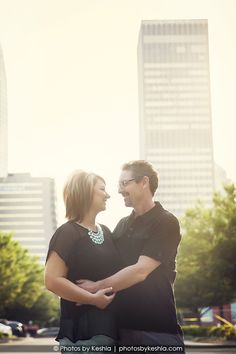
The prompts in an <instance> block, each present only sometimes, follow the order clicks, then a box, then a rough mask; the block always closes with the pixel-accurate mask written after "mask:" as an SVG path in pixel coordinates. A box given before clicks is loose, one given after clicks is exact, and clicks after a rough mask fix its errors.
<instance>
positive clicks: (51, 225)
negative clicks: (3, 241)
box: [0, 173, 57, 263]
mask: <svg viewBox="0 0 236 354" xmlns="http://www.w3.org/2000/svg"><path fill="white" fill-rule="evenodd" d="M56 226H57V225H56V213H55V191H54V180H53V179H51V178H47V177H31V176H30V174H20V173H19V174H9V175H8V177H6V178H0V231H2V232H7V233H8V232H11V233H13V235H14V239H15V240H16V241H18V242H19V243H20V244H21V245H22V246H23V247H25V248H26V249H28V250H29V253H30V255H31V256H37V257H39V260H40V262H41V263H44V261H45V258H46V253H47V248H48V243H49V240H50V238H51V236H52V234H53V233H54V232H55V229H56Z"/></svg>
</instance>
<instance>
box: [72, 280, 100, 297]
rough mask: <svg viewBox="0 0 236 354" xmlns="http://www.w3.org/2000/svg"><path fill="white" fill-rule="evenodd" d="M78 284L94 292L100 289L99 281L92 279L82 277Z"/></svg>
mask: <svg viewBox="0 0 236 354" xmlns="http://www.w3.org/2000/svg"><path fill="white" fill-rule="evenodd" d="M76 284H77V285H78V286H79V287H80V288H82V289H84V290H87V291H89V292H90V293H92V294H94V293H96V292H97V291H98V290H99V288H98V285H97V283H96V282H95V281H92V280H88V279H80V280H76Z"/></svg>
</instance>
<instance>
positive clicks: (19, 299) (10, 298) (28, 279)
mask: <svg viewBox="0 0 236 354" xmlns="http://www.w3.org/2000/svg"><path fill="white" fill-rule="evenodd" d="M0 260H1V263H0V315H1V316H2V317H4V316H5V315H6V311H7V309H10V308H11V307H14V306H23V307H25V308H31V307H32V306H33V304H34V303H35V302H36V301H37V299H38V298H39V296H40V295H41V294H42V292H43V267H42V266H41V265H40V264H39V262H38V259H37V258H36V257H31V256H29V254H28V251H27V250H25V249H24V248H23V247H22V246H21V245H20V244H19V243H18V242H16V241H14V240H13V238H12V235H11V234H4V233H2V232H0Z"/></svg>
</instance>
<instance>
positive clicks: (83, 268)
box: [47, 221, 121, 342]
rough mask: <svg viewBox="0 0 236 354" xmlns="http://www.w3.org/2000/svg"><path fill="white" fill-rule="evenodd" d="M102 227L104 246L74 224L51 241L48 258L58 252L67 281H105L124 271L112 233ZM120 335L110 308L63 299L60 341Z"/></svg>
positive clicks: (58, 337) (65, 226)
mask: <svg viewBox="0 0 236 354" xmlns="http://www.w3.org/2000/svg"><path fill="white" fill-rule="evenodd" d="M101 227H102V230H103V233H104V242H103V244H100V245H99V244H95V243H94V242H93V241H92V240H91V239H90V237H89V235H88V229H86V228H84V227H83V226H81V225H78V224H77V223H75V222H71V221H68V222H66V223H65V224H63V225H62V226H60V227H59V228H58V229H57V230H56V232H55V234H54V235H53V237H52V239H51V241H50V244H49V250H48V255H47V258H48V256H49V253H50V251H55V252H56V253H57V254H58V255H59V256H60V257H61V258H62V259H63V261H64V262H65V264H66V266H67V267H68V274H67V278H68V279H69V280H70V281H72V282H73V283H75V282H76V280H79V279H89V280H93V281H97V280H100V279H104V278H106V277H109V276H111V275H112V274H114V273H116V272H117V271H118V270H120V269H121V267H120V264H119V256H118V253H117V251H116V248H115V246H114V244H113V242H112V239H111V232H110V230H109V229H108V228H107V227H106V226H104V225H101ZM117 333H118V329H117V324H116V320H115V317H114V314H112V313H111V311H110V305H109V306H108V307H106V309H104V310H100V309H98V308H97V307H96V306H93V305H81V306H77V305H76V303H75V302H72V301H68V300H64V299H61V317H60V330H59V333H58V336H57V338H56V339H57V340H58V339H61V338H63V337H67V338H69V339H70V340H71V341H72V342H76V341H77V340H79V339H81V340H83V339H89V338H91V337H93V336H94V335H98V334H102V335H106V336H109V337H111V338H114V339H116V338H117Z"/></svg>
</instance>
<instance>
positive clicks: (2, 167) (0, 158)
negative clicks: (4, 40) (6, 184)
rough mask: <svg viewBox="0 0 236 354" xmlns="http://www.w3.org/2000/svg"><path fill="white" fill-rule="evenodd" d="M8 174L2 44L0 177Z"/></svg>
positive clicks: (5, 85)
mask: <svg viewBox="0 0 236 354" xmlns="http://www.w3.org/2000/svg"><path fill="white" fill-rule="evenodd" d="M6 176H7V83H6V72H5V66H4V60H3V53H2V48H1V46H0V177H6Z"/></svg>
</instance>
